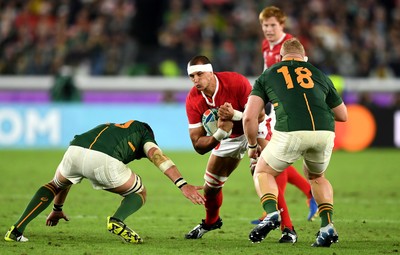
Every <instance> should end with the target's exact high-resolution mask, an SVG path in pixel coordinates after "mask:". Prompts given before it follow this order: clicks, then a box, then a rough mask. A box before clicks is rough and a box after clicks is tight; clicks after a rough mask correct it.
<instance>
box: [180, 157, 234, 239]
mask: <svg viewBox="0 0 400 255" xmlns="http://www.w3.org/2000/svg"><path fill="white" fill-rule="evenodd" d="M239 163H240V159H239V158H231V157H220V156H216V155H214V154H211V155H210V158H209V161H208V164H207V170H206V173H205V174H204V180H205V184H204V198H205V199H206V202H205V204H204V206H205V209H206V218H205V219H203V220H202V222H201V223H200V224H198V225H197V226H196V227H194V228H193V229H192V230H191V231H190V232H189V233H188V234H186V235H185V238H186V239H199V238H201V237H202V236H203V235H204V234H205V233H207V232H208V231H210V230H214V229H218V228H221V226H222V219H221V218H220V215H219V211H220V208H221V206H222V202H223V193H222V187H223V186H224V184H225V182H226V181H227V180H228V177H229V175H230V174H231V173H232V171H233V170H234V169H236V167H237V166H238V165H239Z"/></svg>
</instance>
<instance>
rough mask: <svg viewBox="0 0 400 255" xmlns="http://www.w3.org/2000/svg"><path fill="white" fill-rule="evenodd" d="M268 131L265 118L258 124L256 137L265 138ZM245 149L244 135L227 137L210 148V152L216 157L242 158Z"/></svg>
mask: <svg viewBox="0 0 400 255" xmlns="http://www.w3.org/2000/svg"><path fill="white" fill-rule="evenodd" d="M268 133H269V129H268V125H267V120H266V119H265V120H264V121H263V122H261V123H260V124H259V125H258V134H257V138H263V139H265V138H266V137H267V135H268ZM246 151H247V139H246V136H245V135H241V136H238V137H235V138H227V139H224V140H222V141H221V142H220V144H219V145H218V146H217V147H215V148H214V149H213V150H212V152H211V153H212V154H214V155H215V156H218V157H222V158H225V157H230V158H237V159H242V158H243V157H244V154H245V153H246Z"/></svg>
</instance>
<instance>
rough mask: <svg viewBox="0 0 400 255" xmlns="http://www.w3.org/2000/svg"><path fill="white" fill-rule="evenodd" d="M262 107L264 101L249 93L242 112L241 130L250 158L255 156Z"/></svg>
mask: <svg viewBox="0 0 400 255" xmlns="http://www.w3.org/2000/svg"><path fill="white" fill-rule="evenodd" d="M263 109H264V101H263V100H262V99H261V98H260V97H258V96H254V95H251V96H250V97H249V101H248V103H247V106H246V109H245V110H244V113H243V130H244V134H245V136H246V138H247V142H248V147H249V151H248V154H249V156H250V158H256V157H257V155H256V154H257V149H258V144H257V131H258V124H259V122H258V121H259V118H260V113H261V112H262V110H263Z"/></svg>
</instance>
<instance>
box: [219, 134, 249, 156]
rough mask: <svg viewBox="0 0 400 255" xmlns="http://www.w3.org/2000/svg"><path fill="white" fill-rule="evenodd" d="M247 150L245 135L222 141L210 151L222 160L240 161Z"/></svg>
mask: <svg viewBox="0 0 400 255" xmlns="http://www.w3.org/2000/svg"><path fill="white" fill-rule="evenodd" d="M246 150H247V139H246V136H245V135H241V136H238V137H235V138H227V139H224V140H222V141H221V142H220V143H219V145H217V147H215V148H214V149H213V150H212V152H211V153H212V154H213V155H215V156H218V157H222V158H227V157H230V158H237V159H242V158H243V157H244V154H245V153H246Z"/></svg>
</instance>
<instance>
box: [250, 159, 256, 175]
mask: <svg viewBox="0 0 400 255" xmlns="http://www.w3.org/2000/svg"><path fill="white" fill-rule="evenodd" d="M257 162H258V158H250V173H251V175H253V174H254V170H256V165H257Z"/></svg>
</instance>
